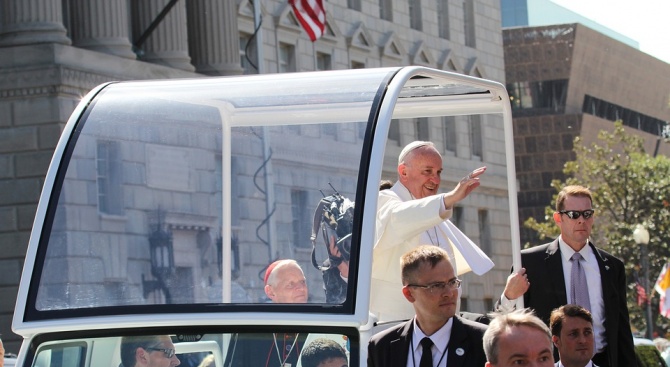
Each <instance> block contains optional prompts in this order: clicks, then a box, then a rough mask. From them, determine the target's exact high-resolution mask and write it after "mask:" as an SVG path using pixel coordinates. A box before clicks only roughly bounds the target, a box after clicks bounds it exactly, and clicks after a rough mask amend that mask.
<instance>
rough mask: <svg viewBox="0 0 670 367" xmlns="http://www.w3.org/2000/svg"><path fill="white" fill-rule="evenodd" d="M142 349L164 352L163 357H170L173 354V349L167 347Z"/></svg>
mask: <svg viewBox="0 0 670 367" xmlns="http://www.w3.org/2000/svg"><path fill="white" fill-rule="evenodd" d="M144 349H146V350H153V351H156V352H163V354H165V358H172V356H174V354H175V350H174V349H167V348H166V349H164V348H144Z"/></svg>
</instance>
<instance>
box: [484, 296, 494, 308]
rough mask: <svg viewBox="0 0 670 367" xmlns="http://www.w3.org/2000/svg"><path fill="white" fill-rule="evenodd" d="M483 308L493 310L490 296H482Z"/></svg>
mask: <svg viewBox="0 0 670 367" xmlns="http://www.w3.org/2000/svg"><path fill="white" fill-rule="evenodd" d="M484 309H485V310H493V298H491V297H486V298H484Z"/></svg>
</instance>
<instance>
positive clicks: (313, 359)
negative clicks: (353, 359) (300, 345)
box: [300, 338, 348, 367]
mask: <svg viewBox="0 0 670 367" xmlns="http://www.w3.org/2000/svg"><path fill="white" fill-rule="evenodd" d="M331 358H344V359H345V360H347V361H348V358H347V352H346V351H345V350H344V348H342V346H341V345H339V344H338V343H337V342H336V341H334V340H332V339H326V338H319V339H314V340H313V341H312V342H311V343H309V345H308V346H307V347H306V348H305V349H303V351H302V355H301V356H300V363H301V364H302V366H303V367H318V366H319V364H321V363H323V362H325V361H327V360H329V359H331Z"/></svg>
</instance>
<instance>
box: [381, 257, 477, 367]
mask: <svg viewBox="0 0 670 367" xmlns="http://www.w3.org/2000/svg"><path fill="white" fill-rule="evenodd" d="M400 268H401V274H402V284H403V287H402V294H403V295H404V296H405V298H406V299H407V301H409V302H410V303H411V304H412V306H413V308H414V311H415V316H414V317H413V318H412V319H411V320H409V321H406V322H403V323H401V324H399V325H397V326H394V327H392V328H389V329H387V330H384V331H382V332H380V333H378V334H376V335H375V336H373V337H372V338H371V339H370V343H369V344H368V366H369V367H374V366H378V367H381V366H383V367H445V366H484V364H485V363H486V355H485V354H484V347H483V337H484V332H485V331H486V325H484V324H480V323H478V322H474V321H470V320H465V319H462V318H461V317H459V316H456V305H457V303H458V298H459V288H460V287H461V280H460V279H458V278H456V274H455V273H454V268H453V266H452V265H451V261H450V260H449V253H447V251H445V250H444V249H442V248H441V247H438V246H433V245H422V246H419V247H417V248H415V249H414V250H411V251H410V252H408V253H406V254H404V255H403V256H402V257H401V258H400Z"/></svg>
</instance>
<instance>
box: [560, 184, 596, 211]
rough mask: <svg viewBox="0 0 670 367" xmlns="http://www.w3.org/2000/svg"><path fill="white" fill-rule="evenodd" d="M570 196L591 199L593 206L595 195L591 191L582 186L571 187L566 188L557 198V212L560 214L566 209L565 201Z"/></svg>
mask: <svg viewBox="0 0 670 367" xmlns="http://www.w3.org/2000/svg"><path fill="white" fill-rule="evenodd" d="M568 196H577V197H583V198H589V200H590V201H591V204H593V194H592V193H591V190H589V189H588V188H586V187H584V186H580V185H570V186H566V187H564V188H563V189H562V190H561V191H560V192H559V193H558V196H557V197H556V211H557V212H560V211H561V210H564V209H565V199H566V198H567V197H568Z"/></svg>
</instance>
